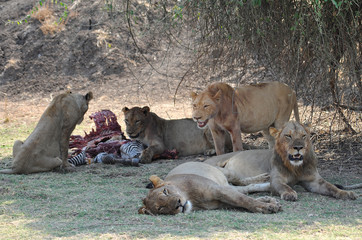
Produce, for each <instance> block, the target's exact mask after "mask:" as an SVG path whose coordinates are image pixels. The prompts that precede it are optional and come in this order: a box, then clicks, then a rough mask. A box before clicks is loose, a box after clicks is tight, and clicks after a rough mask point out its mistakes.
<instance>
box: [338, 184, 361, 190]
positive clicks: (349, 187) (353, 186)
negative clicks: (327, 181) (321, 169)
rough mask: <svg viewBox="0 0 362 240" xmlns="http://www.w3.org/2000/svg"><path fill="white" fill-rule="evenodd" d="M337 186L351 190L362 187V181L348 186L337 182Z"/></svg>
mask: <svg viewBox="0 0 362 240" xmlns="http://www.w3.org/2000/svg"><path fill="white" fill-rule="evenodd" d="M335 186H336V187H337V188H339V189H343V190H351V189H357V188H362V183H357V184H353V185H348V186H342V185H339V184H335Z"/></svg>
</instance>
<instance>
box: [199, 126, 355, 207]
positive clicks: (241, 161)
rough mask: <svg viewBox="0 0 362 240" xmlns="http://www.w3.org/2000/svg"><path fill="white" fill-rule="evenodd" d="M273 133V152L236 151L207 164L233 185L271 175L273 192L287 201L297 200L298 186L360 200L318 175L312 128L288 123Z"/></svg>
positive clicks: (264, 150) (214, 158)
mask: <svg viewBox="0 0 362 240" xmlns="http://www.w3.org/2000/svg"><path fill="white" fill-rule="evenodd" d="M270 132H271V135H272V136H274V137H275V139H276V143H275V147H274V149H261V150H248V151H241V152H233V153H229V154H224V155H220V156H216V157H213V158H209V159H208V160H206V161H205V163H208V164H211V165H214V166H217V167H219V168H220V170H221V171H222V172H223V173H224V175H225V176H227V177H228V179H229V182H230V183H233V184H238V181H239V179H243V178H246V177H253V176H256V175H259V174H262V173H270V188H271V191H272V192H273V193H274V194H278V195H280V197H281V198H282V199H284V200H287V201H296V200H297V198H298V196H297V192H296V191H295V190H293V189H292V187H293V186H294V185H297V184H298V185H301V186H302V187H304V188H305V189H306V190H307V191H310V192H314V193H319V194H322V195H327V196H331V197H334V198H337V199H344V200H346V199H351V200H355V199H356V198H357V196H356V194H355V193H353V192H349V191H344V190H341V189H339V188H337V187H336V186H335V185H333V184H331V183H329V182H327V181H326V180H324V179H323V178H322V177H321V176H320V175H319V173H318V170H317V158H316V156H315V154H314V150H313V145H312V142H311V140H310V130H309V126H305V125H301V124H300V123H298V122H295V121H289V122H288V123H286V124H285V125H284V127H283V128H282V129H281V130H277V129H275V128H270ZM233 178H234V179H233ZM356 186H357V185H356ZM347 188H348V187H347Z"/></svg>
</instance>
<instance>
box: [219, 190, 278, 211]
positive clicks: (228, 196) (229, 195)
mask: <svg viewBox="0 0 362 240" xmlns="http://www.w3.org/2000/svg"><path fill="white" fill-rule="evenodd" d="M219 201H221V202H223V203H226V204H228V205H230V206H232V207H239V208H244V209H247V210H249V211H250V212H254V213H268V214H270V213H277V212H279V211H281V210H282V208H281V205H280V204H279V203H278V202H277V201H276V200H275V199H273V198H270V197H269V198H267V199H266V198H263V199H259V200H258V199H254V198H251V197H249V196H246V195H245V194H242V193H240V192H238V191H235V190H234V189H232V188H231V187H230V188H224V189H222V190H221V194H220V195H219Z"/></svg>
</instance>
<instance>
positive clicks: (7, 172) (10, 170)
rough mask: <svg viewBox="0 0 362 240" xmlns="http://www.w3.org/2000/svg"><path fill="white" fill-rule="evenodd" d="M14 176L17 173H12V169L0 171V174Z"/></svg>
mask: <svg viewBox="0 0 362 240" xmlns="http://www.w3.org/2000/svg"><path fill="white" fill-rule="evenodd" d="M1 173H2V174H16V173H17V172H16V171H14V169H10V168H9V169H2V170H0V174H1Z"/></svg>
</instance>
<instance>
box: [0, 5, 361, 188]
mask: <svg viewBox="0 0 362 240" xmlns="http://www.w3.org/2000/svg"><path fill="white" fill-rule="evenodd" d="M37 2H38V1H35V0H31V1H27V0H11V1H10V0H0V120H1V123H0V124H1V125H0V127H1V128H4V129H6V128H7V126H8V124H12V123H24V122H29V123H34V122H36V121H37V120H38V119H39V117H40V115H41V114H42V112H43V111H44V109H45V108H46V106H47V105H48V103H49V102H50V100H51V97H52V96H54V95H56V94H58V93H60V92H62V91H65V90H67V89H72V90H73V91H76V92H82V93H85V92H87V91H93V93H94V96H95V99H94V101H92V102H91V104H90V109H89V111H88V113H87V114H86V115H87V116H88V115H90V114H91V113H93V112H96V111H99V110H101V109H110V110H111V111H113V112H114V113H115V114H116V115H117V117H118V119H119V123H120V124H121V126H122V129H123V130H124V124H123V115H122V112H121V109H122V108H123V107H124V106H128V107H132V106H144V105H148V106H150V107H151V110H152V111H153V112H155V113H157V114H158V115H159V116H161V117H164V118H168V119H171V118H182V117H190V116H191V108H190V99H189V92H190V91H191V90H194V91H198V90H200V89H203V88H204V87H205V86H206V84H207V83H208V82H209V80H210V79H206V78H202V77H201V78H199V79H192V80H190V79H189V80H188V81H186V82H183V83H182V85H181V88H180V89H179V91H178V93H177V94H176V101H175V102H174V100H175V99H174V96H175V90H176V88H177V86H178V84H179V83H180V81H181V79H182V77H183V76H184V74H185V72H187V70H188V66H189V65H190V64H192V62H191V61H190V58H189V57H190V56H191V55H192V54H193V53H192V52H190V51H185V50H184V49H182V48H181V47H179V46H171V45H169V43H168V41H167V38H157V37H156V36H158V35H156V34H153V32H152V31H151V30H150V29H148V28H147V27H148V26H149V24H151V23H155V21H154V20H153V16H152V11H145V10H146V8H147V7H149V6H148V5H147V1H132V4H133V5H132V6H131V7H132V9H133V10H134V11H135V12H136V13H139V14H138V15H137V17H138V18H137V24H135V26H134V27H135V29H134V34H135V35H136V36H137V39H136V41H137V42H136V43H138V47H136V46H135V44H134V43H135V42H134V41H133V40H132V38H131V36H130V34H129V31H128V30H129V29H128V27H127V24H126V21H125V20H124V8H125V6H124V5H122V4H123V3H119V5H117V4H118V3H114V6H113V11H112V12H110V11H109V10H107V6H106V5H105V3H104V1H96V0H92V1H81V0H77V1H73V2H71V1H69V2H68V4H69V9H71V11H70V14H69V18H68V20H67V23H66V24H65V29H64V30H63V31H59V32H56V33H54V34H45V33H44V32H43V31H42V30H41V27H42V26H43V22H42V21H41V20H39V19H37V18H34V17H32V18H30V20H29V21H28V23H25V22H23V23H22V24H17V23H16V21H18V20H21V19H24V18H25V17H26V15H27V14H29V13H30V12H31V10H32V9H33V8H34V6H38V5H37ZM48 7H49V8H50V9H53V10H54V13H53V15H54V16H56V17H57V18H58V17H60V16H61V15H62V13H63V12H64V8H63V7H60V6H59V5H56V4H55V5H54V4H53V5H48ZM108 7H109V6H108ZM137 11H138V12H137ZM12 21H13V23H11V22H12ZM135 22H136V21H135ZM155 24H157V22H156V23H155ZM153 30H154V29H153ZM191 37H192V33H189V32H187V31H186V33H185V36H184V37H183V39H187V38H191ZM145 39H147V41H144V40H145ZM190 42H191V41H190ZM184 43H189V42H187V41H186V42H184ZM146 59H147V60H146ZM263 74H264V75H267V74H265V73H263ZM258 76H259V75H258V72H257V71H255V69H245V74H244V77H243V78H242V79H240V84H245V83H248V82H258V81H261V80H263V81H268V80H269V79H268V78H263V79H260V78H258ZM300 109H301V110H300V113H301V119H302V120H307V121H312V124H313V135H314V142H315V145H316V152H317V155H318V157H319V159H320V168H321V169H322V173H323V175H326V174H327V175H330V176H334V175H335V174H338V175H352V176H353V177H354V178H356V179H357V180H359V181H362V178H361V176H362V164H361V161H362V158H361V156H362V150H361V149H362V144H361V141H362V135H361V132H360V131H359V132H358V134H357V135H355V136H351V135H349V133H345V132H344V131H343V126H342V127H341V124H340V123H339V122H338V121H337V120H336V117H335V114H334V113H333V112H329V111H328V110H325V111H321V110H320V109H319V110H318V111H320V112H315V113H314V115H313V117H312V118H311V117H310V116H311V108H310V106H305V105H304V104H303V102H302V101H301V102H300ZM354 119H355V121H354V123H353V124H354V126H357V129H358V130H359V129H361V126H360V125H361V114H360V113H355V117H354ZM331 122H332V123H333V124H334V125H333V124H332V125H333V127H330V126H331V124H330V123H331ZM84 125H85V126H89V128H88V129H87V130H90V129H91V127H92V122H91V121H90V120H89V119H88V118H87V117H86V118H85V123H84ZM243 138H244V140H245V141H246V142H248V143H250V144H254V145H259V146H260V145H262V146H266V143H265V141H264V139H263V138H262V137H260V135H259V134H253V135H246V136H243ZM341 184H345V183H341Z"/></svg>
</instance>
